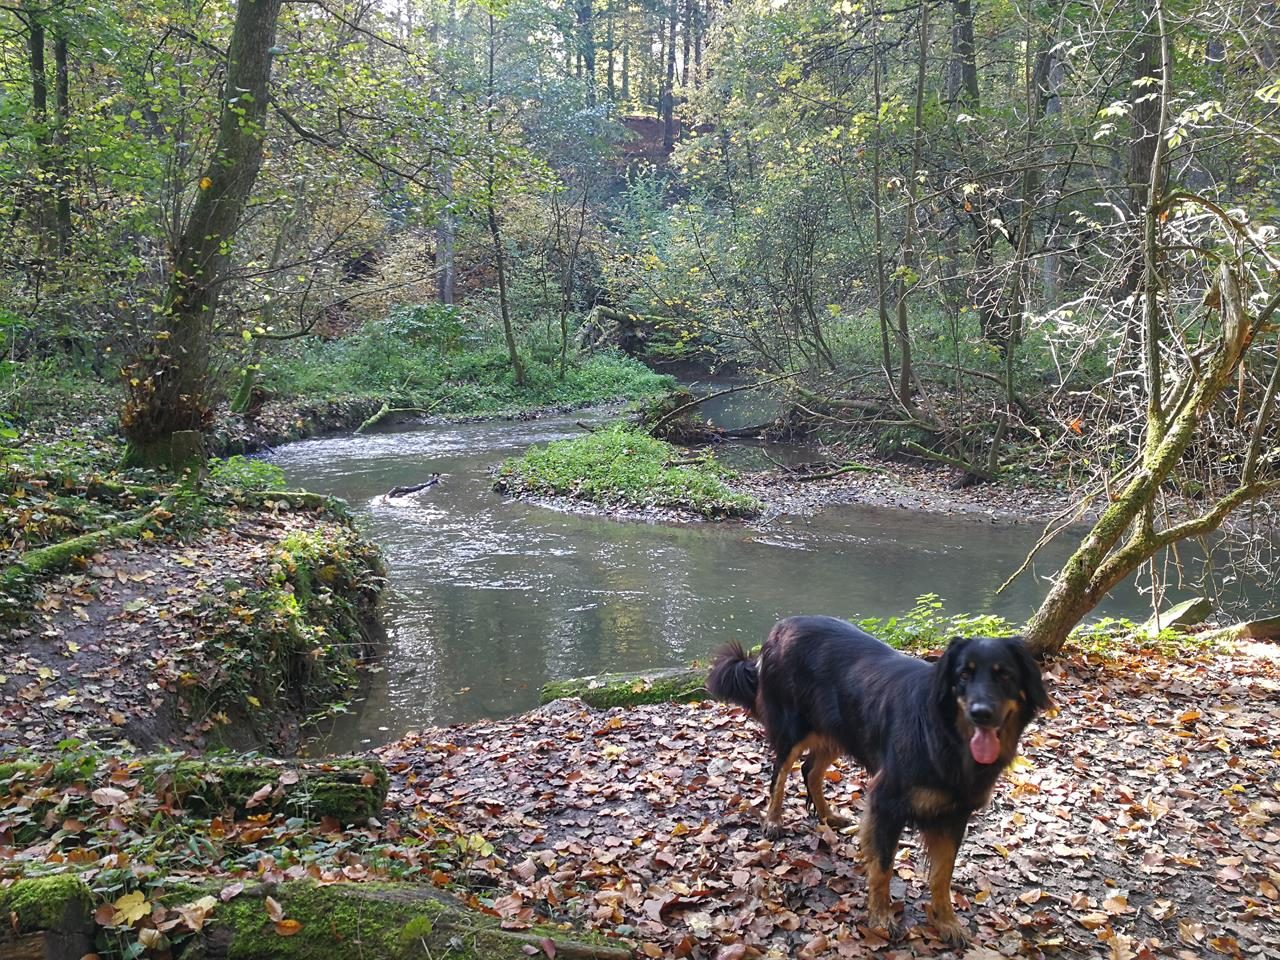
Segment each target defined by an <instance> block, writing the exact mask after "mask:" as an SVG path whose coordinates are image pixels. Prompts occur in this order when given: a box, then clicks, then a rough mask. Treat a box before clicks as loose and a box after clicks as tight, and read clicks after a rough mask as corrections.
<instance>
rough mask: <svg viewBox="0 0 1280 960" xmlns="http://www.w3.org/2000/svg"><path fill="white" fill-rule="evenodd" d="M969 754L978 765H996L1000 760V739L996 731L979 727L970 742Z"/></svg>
mask: <svg viewBox="0 0 1280 960" xmlns="http://www.w3.org/2000/svg"><path fill="white" fill-rule="evenodd" d="M969 752H970V753H972V754H973V759H974V760H976V761H977V762H978V763H995V762H996V761H997V760H998V759H1000V738H999V737H998V736H997V735H996V732H995V731H994V730H988V729H987V728H986V727H978V729H976V730H974V731H973V737H972V738H971V739H970V740H969Z"/></svg>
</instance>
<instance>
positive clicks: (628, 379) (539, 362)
mask: <svg viewBox="0 0 1280 960" xmlns="http://www.w3.org/2000/svg"><path fill="white" fill-rule="evenodd" d="M418 316H419V313H418V312H414V311H398V312H396V313H393V314H392V315H391V316H389V317H387V318H385V319H383V320H378V321H373V322H371V323H367V324H365V326H364V327H362V328H361V329H360V330H358V331H357V332H355V333H353V334H352V335H350V336H348V337H344V338H343V339H341V340H333V341H329V342H319V341H315V342H311V343H309V344H306V345H303V346H299V347H296V348H294V349H293V351H292V352H291V353H289V354H287V355H280V356H276V357H273V358H268V359H266V360H264V361H263V374H262V379H263V382H264V384H265V385H266V386H267V387H268V388H270V389H271V390H272V391H274V392H275V393H276V394H277V395H278V396H281V397H285V398H293V397H304V398H307V399H335V398H339V397H374V398H377V399H379V400H387V401H389V402H391V403H392V404H393V405H395V406H413V407H419V408H423V409H429V410H430V411H431V412H432V413H438V414H470V413H493V412H497V411H504V410H512V409H517V408H528V407H545V406H582V405H585V404H589V403H597V402H601V401H605V400H614V399H623V398H627V399H630V398H635V397H641V396H647V395H649V394H655V393H660V392H662V391H664V390H668V389H670V388H671V387H672V385H673V381H672V379H671V378H670V377H666V376H662V375H660V374H656V373H654V372H653V371H652V370H650V369H649V368H648V367H646V366H645V365H644V364H642V363H640V362H639V361H637V360H632V359H631V358H629V357H625V356H622V355H620V354H615V353H595V354H590V355H587V356H583V355H579V354H577V353H575V352H572V351H571V352H570V354H569V358H568V359H569V362H568V365H567V367H566V370H565V376H564V378H563V379H561V377H560V375H559V355H558V353H557V351H556V347H555V345H554V344H552V343H549V342H538V343H534V344H532V345H530V346H526V348H525V351H524V353H523V354H522V356H523V359H524V362H525V367H526V383H525V385H524V386H523V387H521V386H519V385H517V383H516V378H515V374H514V372H513V371H512V369H511V362H510V359H509V358H508V356H507V353H506V350H505V348H504V347H503V346H502V345H500V344H497V343H492V342H478V343H477V342H475V341H471V342H466V341H464V340H462V339H460V338H457V337H455V336H453V335H448V336H444V335H441V333H440V332H439V329H438V328H437V327H429V326H428V325H426V324H425V323H423V322H420V321H419V320H418V319H415V318H417V317H418Z"/></svg>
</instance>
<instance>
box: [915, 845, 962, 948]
mask: <svg viewBox="0 0 1280 960" xmlns="http://www.w3.org/2000/svg"><path fill="white" fill-rule="evenodd" d="M964 830H965V821H964V820H960V821H959V822H956V823H947V824H944V825H941V826H936V827H930V828H929V829H927V830H923V831H921V833H922V836H923V839H924V846H925V850H926V852H927V853H928V855H929V896H930V899H931V900H932V901H933V902H932V904H931V910H930V912H931V914H932V917H933V925H934V927H936V928H937V930H938V935H939V936H940V937H942V939H943V940H945V941H946V942H947V943H948V944H949V945H951V946H953V947H956V948H957V949H960V948H963V947H964V946H965V944H967V943H968V942H969V933H968V931H967V930H966V929H965V926H964V924H963V923H961V922H960V920H959V919H958V918H957V917H956V912H955V909H954V907H952V905H951V875H952V873H953V872H954V871H955V866H956V852H957V851H958V850H959V849H960V841H961V840H963V839H964Z"/></svg>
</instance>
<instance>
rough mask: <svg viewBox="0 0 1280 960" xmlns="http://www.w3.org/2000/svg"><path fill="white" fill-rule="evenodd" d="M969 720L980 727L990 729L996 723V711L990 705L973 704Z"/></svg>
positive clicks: (970, 708) (970, 705)
mask: <svg viewBox="0 0 1280 960" xmlns="http://www.w3.org/2000/svg"><path fill="white" fill-rule="evenodd" d="M969 719H970V720H972V721H973V722H974V723H976V724H977V725H978V726H980V727H989V726H991V724H992V723H994V722H995V719H996V711H995V709H994V708H993V707H992V706H991V705H990V704H989V703H971V704H969Z"/></svg>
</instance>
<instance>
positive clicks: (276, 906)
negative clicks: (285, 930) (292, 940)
mask: <svg viewBox="0 0 1280 960" xmlns="http://www.w3.org/2000/svg"><path fill="white" fill-rule="evenodd" d="M263 905H264V906H265V907H266V910H267V917H268V918H269V919H271V920H274V921H275V922H276V923H279V922H280V921H281V920H283V919H284V907H282V906H280V901H279V900H277V899H276V898H275V897H267V899H266V900H265V901H264V904H263Z"/></svg>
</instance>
